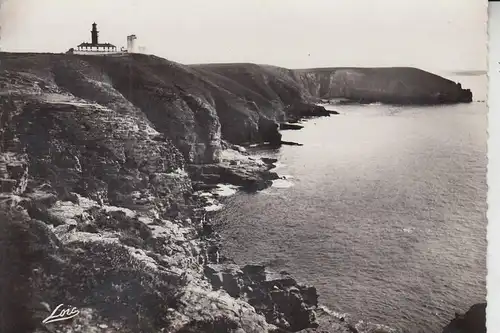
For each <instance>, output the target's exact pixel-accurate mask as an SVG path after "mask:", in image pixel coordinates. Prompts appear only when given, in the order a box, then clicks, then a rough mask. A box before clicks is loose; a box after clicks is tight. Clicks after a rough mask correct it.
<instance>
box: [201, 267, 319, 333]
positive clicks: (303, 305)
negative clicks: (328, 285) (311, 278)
mask: <svg viewBox="0 0 500 333" xmlns="http://www.w3.org/2000/svg"><path fill="white" fill-rule="evenodd" d="M205 274H206V276H207V277H208V279H209V281H210V282H211V284H212V286H213V288H214V289H224V290H226V291H227V292H228V293H229V294H230V295H231V296H233V297H237V298H244V299H245V300H247V301H248V302H249V303H250V304H251V305H252V306H253V307H254V308H255V309H256V311H257V312H258V313H261V314H263V315H264V316H265V317H266V320H267V321H268V322H269V323H271V324H274V325H276V326H277V327H279V328H281V329H283V330H286V331H289V332H296V331H299V330H302V329H305V328H311V327H316V326H317V323H316V317H315V312H314V309H315V307H316V306H317V304H318V294H317V292H316V288H314V287H310V286H303V285H300V284H298V283H297V282H296V281H295V280H294V279H292V278H290V277H288V276H278V277H269V276H268V274H267V273H266V271H265V267H264V266H259V265H248V266H244V267H241V268H240V267H238V266H237V265H207V266H206V267H205Z"/></svg>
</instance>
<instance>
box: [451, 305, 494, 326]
mask: <svg viewBox="0 0 500 333" xmlns="http://www.w3.org/2000/svg"><path fill="white" fill-rule="evenodd" d="M443 333H486V303H479V304H474V305H473V306H471V307H470V309H469V310H468V311H467V312H466V313H464V314H459V313H456V314H455V318H454V319H452V320H451V322H450V323H449V324H448V325H447V326H446V327H445V328H444V329H443Z"/></svg>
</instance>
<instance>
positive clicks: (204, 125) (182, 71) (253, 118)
mask: <svg viewBox="0 0 500 333" xmlns="http://www.w3.org/2000/svg"><path fill="white" fill-rule="evenodd" d="M0 70H1V71H2V73H3V76H4V77H5V78H7V77H14V76H16V78H15V82H16V83H15V84H14V85H13V84H12V83H10V82H8V80H7V79H5V80H4V82H3V86H2V88H3V94H8V93H9V91H11V92H14V91H19V90H20V89H21V90H22V91H26V92H28V93H29V94H30V95H47V94H57V95H63V96H65V97H66V98H67V97H68V96H69V97H71V98H72V99H73V100H85V101H87V103H94V104H98V105H100V106H101V107H105V108H108V109H109V110H112V111H113V112H117V113H118V114H123V113H125V114H135V115H136V116H137V117H139V118H141V119H144V120H145V121H146V122H149V123H150V124H151V125H152V126H153V127H154V128H155V129H156V130H157V131H159V132H160V133H162V134H163V135H164V136H165V137H167V138H169V139H170V140H171V141H172V142H173V143H174V145H175V146H176V147H177V148H178V149H179V150H180V151H181V153H182V154H183V156H184V158H185V159H186V160H187V161H188V162H192V163H212V162H217V161H218V160H219V158H220V152H221V139H225V140H227V141H229V142H231V143H234V144H244V143H251V142H272V143H279V142H280V140H281V135H280V134H279V131H278V126H277V124H276V122H283V121H287V120H289V116H290V113H289V112H288V111H287V110H291V109H290V106H291V105H296V104H299V105H303V104H310V103H314V102H317V101H319V100H320V99H332V98H348V99H352V100H354V101H357V102H386V103H399V104H439V103H457V102H468V101H470V100H471V97H472V96H471V93H470V91H468V90H463V89H462V88H461V86H460V85H459V84H456V83H454V82H452V81H449V80H446V79H443V78H441V77H439V76H436V75H433V74H431V73H427V72H424V71H421V70H418V69H415V68H372V69H369V68H366V69H363V68H351V69H349V68H347V69H346V68H324V69H310V70H290V69H285V68H280V67H275V66H267V65H256V64H209V65H190V66H186V65H181V64H178V63H174V62H171V61H168V60H165V59H162V58H158V57H155V56H148V55H141V54H131V55H126V56H112V57H96V56H76V55H63V54H7V53H0ZM292 113H293V112H292Z"/></svg>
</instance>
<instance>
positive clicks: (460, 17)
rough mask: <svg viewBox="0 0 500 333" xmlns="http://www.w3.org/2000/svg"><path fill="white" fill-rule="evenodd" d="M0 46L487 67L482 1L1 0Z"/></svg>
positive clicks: (283, 62)
mask: <svg viewBox="0 0 500 333" xmlns="http://www.w3.org/2000/svg"><path fill="white" fill-rule="evenodd" d="M0 2H2V5H1V7H0V27H1V35H0V48H1V49H2V51H12V52H26V51H29V52H65V51H67V50H68V49H69V48H71V47H75V46H76V45H77V44H80V43H81V42H83V41H90V30H91V25H92V23H93V22H94V21H95V22H96V23H97V26H98V30H99V31H100V33H99V41H100V42H109V43H112V44H114V45H116V46H118V47H121V46H126V36H127V35H129V34H135V35H136V36H137V40H136V43H137V45H139V46H141V45H142V46H145V47H146V50H147V51H146V52H147V53H151V54H155V55H157V56H160V57H164V58H167V59H169V60H173V61H177V62H180V63H185V64H191V63H209V62H253V63H259V64H271V65H277V66H283V67H288V68H310V67H335V66H361V67H371V66H376V67H380V66H414V67H419V68H422V69H427V70H440V71H444V70H450V71H454V70H486V68H487V42H486V41H487V2H486V0H376V1H373V0H210V1H209V0H182V1H172V0H0Z"/></svg>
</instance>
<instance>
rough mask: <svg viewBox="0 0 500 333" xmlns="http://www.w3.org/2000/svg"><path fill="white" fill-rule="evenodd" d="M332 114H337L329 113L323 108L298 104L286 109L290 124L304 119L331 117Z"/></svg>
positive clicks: (309, 104)
mask: <svg viewBox="0 0 500 333" xmlns="http://www.w3.org/2000/svg"><path fill="white" fill-rule="evenodd" d="M331 114H337V113H336V111H328V110H326V109H325V108H324V107H323V106H320V105H316V104H311V103H303V102H296V103H293V104H291V105H289V106H288V107H287V108H286V109H285V115H286V118H287V120H288V121H289V122H296V121H298V120H300V119H304V118H312V117H329V116H330V115H331Z"/></svg>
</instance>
